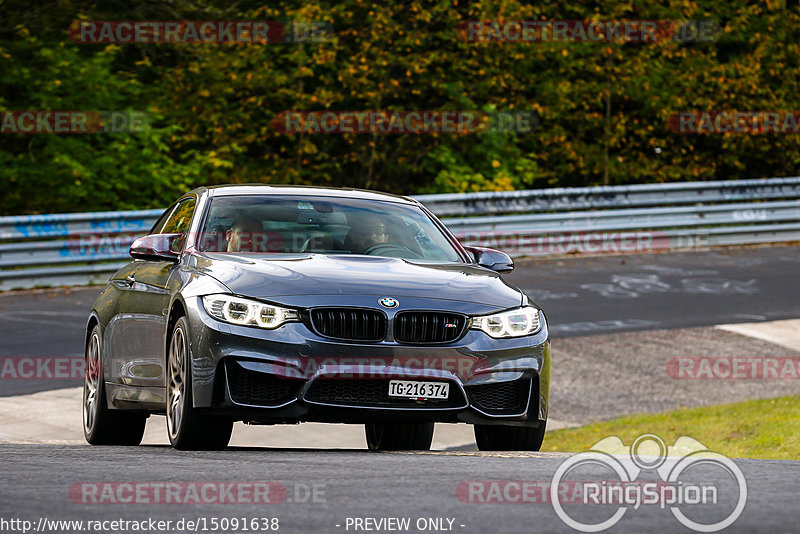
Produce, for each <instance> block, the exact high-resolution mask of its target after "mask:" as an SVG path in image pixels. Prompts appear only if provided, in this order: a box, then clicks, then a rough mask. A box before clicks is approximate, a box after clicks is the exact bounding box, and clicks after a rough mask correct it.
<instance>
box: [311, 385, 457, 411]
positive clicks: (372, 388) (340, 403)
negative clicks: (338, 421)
mask: <svg viewBox="0 0 800 534" xmlns="http://www.w3.org/2000/svg"><path fill="white" fill-rule="evenodd" d="M408 380H414V379H412V378H408ZM448 382H449V383H450V392H449V395H448V398H447V399H430V400H425V401H417V400H414V399H403V398H395V397H389V379H373V378H370V379H349V378H324V377H323V378H317V379H315V380H314V381H313V382H312V383H311V385H310V386H309V387H308V389H307V390H306V392H305V395H303V401H305V402H308V403H310V404H320V405H325V406H336V407H342V408H369V409H385V410H408V409H420V410H458V409H463V408H466V407H467V406H469V404H468V403H467V398H466V395H465V393H464V390H463V388H462V387H461V386H460V384H457V383H456V382H453V381H448Z"/></svg>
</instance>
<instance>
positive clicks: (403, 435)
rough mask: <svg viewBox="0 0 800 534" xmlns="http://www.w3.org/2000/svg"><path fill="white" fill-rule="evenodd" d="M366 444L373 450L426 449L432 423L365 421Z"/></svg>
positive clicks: (428, 447) (431, 430)
mask: <svg viewBox="0 0 800 534" xmlns="http://www.w3.org/2000/svg"><path fill="white" fill-rule="evenodd" d="M365 431H366V435H367V446H368V447H369V448H370V450H373V451H427V450H430V448H431V443H432V442H433V423H367V424H366V425H365Z"/></svg>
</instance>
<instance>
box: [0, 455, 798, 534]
mask: <svg viewBox="0 0 800 534" xmlns="http://www.w3.org/2000/svg"><path fill="white" fill-rule="evenodd" d="M514 454H515V453H508V456H511V457H497V456H494V457H492V456H490V457H487V456H486V455H483V456H466V455H459V453H431V454H403V453H398V454H392V453H371V452H368V451H346V450H345V451H319V450H313V451H312V450H302V449H293V450H283V449H230V450H228V451H225V452H220V453H211V452H206V453H197V452H195V453H182V452H178V451H174V450H171V449H169V448H167V447H136V448H99V447H95V448H89V447H86V446H55V445H41V446H30V445H28V446H24V445H3V446H0V455H2V457H3V462H2V463H1V464H0V481H1V482H2V484H0V518H2V519H6V520H8V519H10V518H17V519H24V520H28V521H32V522H33V524H34V525H37V524H38V521H39V518H47V520H70V519H75V520H84V521H87V520H117V519H124V520H135V521H141V520H144V519H147V518H153V519H156V520H172V521H178V520H179V519H180V518H187V519H190V520H198V519H199V518H205V519H206V520H207V521H209V520H210V519H211V518H239V519H241V518H246V519H247V520H248V521H249V520H251V519H252V518H262V517H266V518H277V519H278V520H279V526H280V529H279V531H280V532H320V533H322V532H354V531H356V530H354V528H353V525H354V524H355V523H354V522H353V519H354V518H362V519H363V518H387V517H398V518H409V519H410V520H411V527H410V528H409V529H408V530H395V532H398V531H399V532H431V531H434V532H440V531H455V532H459V533H484V532H492V533H495V532H496V533H504V532H509V533H519V532H573V530H571V529H570V528H569V527H567V526H566V525H565V524H564V522H563V521H562V520H561V519H559V517H558V516H557V515H556V513H555V511H554V509H553V507H552V505H551V504H549V503H548V502H544V503H542V502H525V503H520V502H510V503H509V502H499V503H498V502H492V503H485V502H479V501H480V500H481V498H484V499H488V498H490V495H491V494H490V491H491V490H490V487H491V486H489V485H484V486H480V487H481V488H483V489H481V490H480V491H476V492H473V493H470V492H469V490H468V488H470V486H468V485H467V484H468V483H469V482H483V481H531V482H544V483H547V484H549V482H550V481H551V480H552V479H553V475H554V473H555V471H556V469H557V468H558V466H559V465H560V464H561V463H562V462H563V461H564V460H565V457H564V456H563V455H558V454H555V453H550V454H546V453H544V454H538V453H531V454H528V455H522V456H514ZM516 454H521V453H516ZM736 465H737V466H738V467H739V469H741V471H742V473H743V475H744V477H745V480H746V482H747V497H746V505H745V508H744V511H743V512H742V514H741V516H739V518H738V519H737V520H736V521H735V522H734V523H733V525H732V526H731V527H730V528H729V529H728V530H727V531H729V532H771V533H777V532H793V531H796V527H797V520H798V518H799V517H800V512H798V509H797V497H796V480H797V478H798V476H800V462H778V461H760V460H737V461H736ZM609 472H610V471H609V470H608V469H607V468H600V467H596V468H588V469H587V470H586V471H585V472H584V473H582V475H581V476H582V477H585V476H589V477H590V478H582V480H607V479H609V476H608V475H609ZM643 473H644V472H643ZM710 474H711V471H709V472H708V473H704V476H706V475H710ZM591 477H594V478H591ZM636 479H637V480H658V478H657V476H656V475H655V473H650V474H641V475H640V476H639V477H637V478H636ZM699 480H700V475H699V473H697V474H695V475H694V478H693V479H688V478H686V479H684V478H682V479H681V482H684V481H685V482H687V483H688V482H692V481H695V482H696V483H699ZM705 480H706V482H705V483H706V484H711V483H712V482H711V480H712V479H711V478H707V479H705ZM85 482H86V483H90V485H87V484H84V485H81V484H82V483H85ZM124 482H129V483H132V482H138V483H148V482H152V483H160V482H195V483H202V482H242V483H247V482H272V483H277V484H274V485H271V486H270V493H269V495H270V496H274V497H277V498H278V499H280V498H281V496H282V495H283V493H282V492H283V491H284V489H281V488H285V500H283V501H282V502H280V503H271V504H251V503H249V502H246V501H248V500H250V499H251V497H250V494H245V496H244V497H243V498H242V501H244V502H239V503H232V504H218V503H217V502H216V501H215V498H216V497H215V496H214V495H215V494H211V497H210V501H211V503H210V504H209V503H208V502H207V501H206V502H200V503H197V502H195V500H193V499H192V498H191V497H189V495H190V494H189V492H188V491H187V492H185V493H184V492H181V494H180V495H179V496H177V497H176V498H174V499H173V500H177V501H179V502H173V503H170V504H152V500H153V499H154V497H153V494H150V495H149V496H148V497H141V496H140V497H135V498H134V499H135V500H138V503H137V504H120V503H119V502H118V501H117V499H124V498H127V497H128V496H129V494H128V493H123V492H122V491H120V492H117V491H118V490H117V488H119V486H112V485H110V484H103V485H100V486H98V485H96V484H97V483H124ZM713 483H714V484H716V486H717V488H718V494H719V498H718V504H717V505H716V508H715V506H712V505H706V506H703V507H700V508H697V507H695V508H691V507H688V508H687V507H684V508H681V510H682V511H684V512H685V513H686V514H687V516H689V517H690V518H692V519H695V520H698V521H705V522H712V521H717V520H720V519H721V518H723V517H725V516H726V515H727V514H728V513H730V512H731V511H732V509H733V505H732V502H733V501H730V500H726V499H730V497H731V495H733V494H735V493H734V492H735V491H738V486H737V485H736V484H735V482H734V479H733V478H730V477H728V478H727V479H726V478H725V477H724V476H721V477H718V478H714V479H713ZM87 487H89V488H91V489H90V490H88V491H87V490H86V488H87ZM473 487H474V486H473ZM501 487H503V486H501ZM103 488H115V489H113V490H112V491H111V492H106V493H105V497H103V495H104V493H103V492H104V491H106V490H105V489H103ZM95 491H96V492H97V493H94V492H95ZM508 495H509V496H510V497H511V499H512V500H514V499H520V494H519V493H517V492H512V491H510V492H509V494H508ZM735 495H738V494H735ZM92 496H94V497H96V498H97V499H98V500H100V502H101V503H97V504H95V503H93V502H92V498H93V497H92ZM206 498H209V497H208V496H207V497H206ZM500 498H501V499H503V498H504V497H502V496H501V497H500ZM539 498H540V497H539V496H538V495H536V494H535V493H534V494H529V495H528V501H531V500H534V499H535V500H537V501H538V499H539ZM161 499H162V500H163V497H161ZM237 499H238V497H236V494H235V493H234V497H233V500H237ZM199 500H200V501H203V497H202V496H201V497H200V499H199ZM276 500H277V499H276ZM494 500H495V501H497V500H498V499H497V495H494ZM565 509H566V510H567V511H568V512H569V513H571V515H572V516H573V517H576V518H578V519H581V520H584V521H598V520H599V519H602V518H603V516H604V515H605V516H609V515H610V511H613V510H615V509H616V506H613V507H612V506H599V505H585V504H572V505H565ZM609 510H610V511H609ZM348 518H351V523H350V525H351V526H350V528H347V525H348ZM420 518H424V519H427V518H447V519H451V520H452V527H451V528H450V529H449V530H448V526H449V523H448V522H447V521H445V523H444V525H445V528H444V530H442V529H441V528H440V529H424V530H423V529H417V528H416V525H415V524H416V522H417V520H419V519H420ZM190 530H191V529H189V528H184V529H183V530H176V529H165V530H161V532H179V531H180V532H184V531H190ZM200 530H201V531H202V529H200ZM50 531H53V530H52V529H51V530H50ZM73 531H74V530H73ZM106 531H108V532H110V531H111V530H106ZM218 531H228V532H231V531H233V529H228V530H218ZM238 531H239V532H241V531H242V530H241V529H239V530H238ZM361 531H364V530H361ZM376 531H379V532H391V530H388V529H380V530H379V529H376ZM611 531H612V532H636V533H641V532H658V531H662V532H691V531H690V530H689V529H687V528H685V527H684V526H682V525H681V524H680V523H679V522H678V520H677V519H676V518H675V517H673V515H672V514H671V513H670V511H669V507H667V508H665V509H661V508H659V506H658V505H646V504H645V505H642V506H641V507H640V508H638V509H633V508H629V509H628V510H627V511H626V512H625V515H624V517H623V518H622V520H621V521H620V523H619V524H618V525H616V526H615V527H614V528H613V529H612V530H611ZM3 532H13V530H10V529H3ZM115 532H123V530H119V529H117V530H116V531H115Z"/></svg>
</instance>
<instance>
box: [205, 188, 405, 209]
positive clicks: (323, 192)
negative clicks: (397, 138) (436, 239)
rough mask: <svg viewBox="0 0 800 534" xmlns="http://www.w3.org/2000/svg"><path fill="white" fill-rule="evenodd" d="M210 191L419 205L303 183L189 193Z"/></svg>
mask: <svg viewBox="0 0 800 534" xmlns="http://www.w3.org/2000/svg"><path fill="white" fill-rule="evenodd" d="M206 190H208V191H210V192H211V194H212V195H213V196H215V197H217V196H235V195H286V196H291V195H301V196H322V197H346V198H359V199H364V200H379V201H383V202H399V203H403V204H415V205H419V202H417V201H416V200H414V199H413V198H409V197H404V196H400V195H392V194H390V193H381V192H379V191H370V190H367V189H353V188H343V187H315V186H304V185H273V184H225V185H214V186H209V187H199V188H197V189H193V190H192V191H190V193H196V194H202V192H203V191H206Z"/></svg>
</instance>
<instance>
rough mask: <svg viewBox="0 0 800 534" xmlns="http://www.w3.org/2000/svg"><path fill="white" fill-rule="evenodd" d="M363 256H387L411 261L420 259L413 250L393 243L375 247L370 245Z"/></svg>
mask: <svg viewBox="0 0 800 534" xmlns="http://www.w3.org/2000/svg"><path fill="white" fill-rule="evenodd" d="M364 254H366V255H368V256H387V257H389V258H408V259H411V260H419V259H422V256H420V255H419V254H417V253H416V252H414V251H413V250H411V249H409V248H407V247H404V246H403V245H396V244H394V243H378V244H377V245H372V246H371V247H367V248H366V249H365V250H364Z"/></svg>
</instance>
